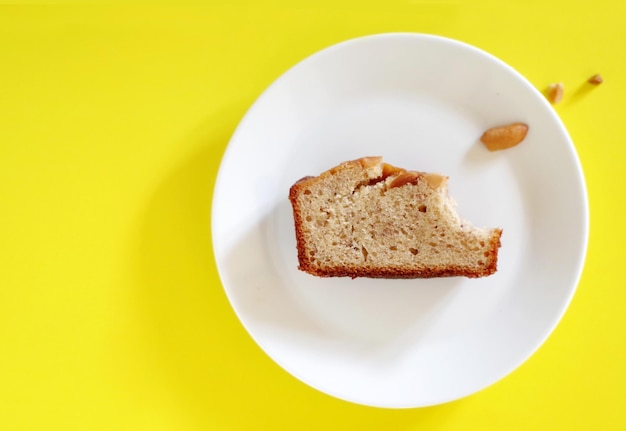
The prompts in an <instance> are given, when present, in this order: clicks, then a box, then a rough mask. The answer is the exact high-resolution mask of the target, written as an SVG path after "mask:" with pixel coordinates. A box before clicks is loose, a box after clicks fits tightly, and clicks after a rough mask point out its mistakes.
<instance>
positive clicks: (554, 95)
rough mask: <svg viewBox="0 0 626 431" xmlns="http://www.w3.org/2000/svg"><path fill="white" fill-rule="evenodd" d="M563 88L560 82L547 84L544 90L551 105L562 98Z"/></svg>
mask: <svg viewBox="0 0 626 431" xmlns="http://www.w3.org/2000/svg"><path fill="white" fill-rule="evenodd" d="M564 90H565V88H564V87H563V83H562V82H557V83H555V84H550V85H548V90H547V92H546V95H547V97H548V100H549V101H550V103H552V104H553V105H556V104H557V103H559V102H560V101H561V99H563V91H564Z"/></svg>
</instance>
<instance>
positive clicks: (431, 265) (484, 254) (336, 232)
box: [289, 157, 502, 278]
mask: <svg viewBox="0 0 626 431" xmlns="http://www.w3.org/2000/svg"><path fill="white" fill-rule="evenodd" d="M447 180H448V178H447V177H444V176H441V175H437V174H432V173H424V172H416V171H407V170H405V169H401V168H397V167H394V166H391V165H389V164H386V163H383V160H382V158H381V157H364V158H361V159H358V160H353V161H349V162H345V163H342V164H340V165H339V166H336V167H334V168H332V169H330V170H328V171H326V172H324V173H322V174H321V175H319V176H317V177H305V178H302V179H301V180H299V181H298V182H297V183H295V184H294V185H293V186H292V187H291V189H290V191H289V200H290V201H291V205H292V208H293V216H294V223H295V230H296V240H297V247H298V261H299V269H300V270H302V271H305V272H308V273H309V274H313V275H317V276H321V277H352V278H356V277H374V278H430V277H448V276H465V277H471V278H475V277H483V276H487V275H491V274H493V273H494V272H495V271H496V269H497V260H498V248H499V247H500V236H501V234H502V230H501V229H497V228H493V229H488V228H485V229H479V228H477V227H474V226H472V225H471V224H470V223H469V222H467V221H466V220H463V219H462V218H460V217H459V215H458V214H457V212H456V209H455V204H454V202H453V201H452V199H450V198H449V197H448V188H447Z"/></svg>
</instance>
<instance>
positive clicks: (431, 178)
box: [424, 173, 448, 190]
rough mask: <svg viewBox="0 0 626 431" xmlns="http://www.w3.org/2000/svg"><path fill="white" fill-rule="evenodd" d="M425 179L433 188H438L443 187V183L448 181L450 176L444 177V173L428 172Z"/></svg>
mask: <svg viewBox="0 0 626 431" xmlns="http://www.w3.org/2000/svg"><path fill="white" fill-rule="evenodd" d="M424 179H425V180H426V182H427V183H428V185H429V186H430V188H431V189H433V190H437V189H438V188H439V187H441V185H442V184H444V183H445V182H446V180H447V179H448V177H444V176H443V175H439V174H433V173H427V174H425V175H424Z"/></svg>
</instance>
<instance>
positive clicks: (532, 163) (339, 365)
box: [212, 34, 588, 407]
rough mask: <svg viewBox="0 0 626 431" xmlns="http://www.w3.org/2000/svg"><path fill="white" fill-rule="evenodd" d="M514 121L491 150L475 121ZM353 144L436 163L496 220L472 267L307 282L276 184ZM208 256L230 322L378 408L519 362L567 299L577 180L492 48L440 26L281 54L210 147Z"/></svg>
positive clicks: (537, 110) (459, 386) (332, 159)
mask: <svg viewBox="0 0 626 431" xmlns="http://www.w3.org/2000/svg"><path fill="white" fill-rule="evenodd" d="M511 122H524V123H527V124H528V125H529V132H528V135H527V137H526V139H525V140H524V141H523V142H522V143H521V144H520V145H518V146H517V147H514V148H511V149H508V150H504V151H500V152H493V153H491V152H489V151H487V150H486V149H485V148H484V147H483V145H482V144H481V143H480V142H479V137H480V136H481V134H482V132H483V131H484V130H485V129H487V128H490V127H493V126H497V125H502V124H506V123H511ZM362 156H383V157H384V159H385V161H387V162H389V163H391V164H393V165H397V166H401V167H404V168H407V169H413V170H420V171H430V172H438V173H441V174H444V175H447V176H449V177H450V180H449V189H450V195H451V196H452V197H453V198H454V199H455V200H456V201H457V203H458V211H459V213H460V215H461V216H462V217H464V218H466V219H468V220H470V221H471V222H472V223H473V224H474V225H477V226H481V227H501V228H503V231H504V232H503V235H502V247H501V249H500V255H499V262H498V271H497V273H496V274H494V275H492V276H490V277H486V278H482V279H465V278H458V277H455V278H442V279H427V280H420V279H417V280H374V279H355V280H351V279H344V278H334V279H322V278H317V277H314V276H311V275H308V274H306V273H303V272H300V271H298V269H297V266H298V261H297V253H296V243H295V233H294V226H293V218H292V212H291V207H290V204H289V201H288V199H287V196H288V193H289V187H290V186H291V185H292V184H293V183H294V182H295V181H297V180H298V179H300V178H301V177H303V176H305V175H318V174H319V173H321V172H323V171H325V170H327V169H329V168H331V167H333V166H335V165H337V164H339V163H340V162H343V161H346V160H351V159H355V158H359V157H362ZM212 231H213V245H214V251H215V257H216V261H217V266H218V270H219V273H220V277H221V279H222V282H223V285H224V288H225V290H226V293H227V295H228V298H229V300H230V302H231V304H232V306H233V308H234V310H235V312H236V313H237V315H238V317H239V319H240V320H241V322H242V323H243V325H244V326H245V327H246V329H247V330H248V332H249V333H250V335H251V336H252V337H253V338H254V340H255V341H256V342H257V343H258V344H259V345H260V346H261V348H262V349H263V350H264V351H265V352H266V353H267V354H268V355H269V356H270V357H271V358H272V359H274V360H275V361H276V362H277V363H278V364H280V365H281V366H282V367H283V368H284V369H285V370H287V371H288V372H289V373H291V374H292V375H294V376H296V377H297V378H298V379H300V380H302V381H303V382H305V383H307V384H309V385H310V386H312V387H314V388H317V389H319V390H320V391H323V392H325V393H328V394H330V395H333V396H335V397H338V398H341V399H344V400H348V401H352V402H355V403H360V404H365V405H371V406H380V407H418V406H427V405H433V404H438V403H443V402H447V401H451V400H454V399H458V398H461V397H464V396H467V395H469V394H472V393H474V392H476V391H479V390H481V389H483V388H485V387H487V386H489V385H491V384H493V383H494V382H496V381H498V380H500V379H502V378H503V377H504V376H506V375H507V374H508V373H510V372H511V371H513V370H514V369H515V368H516V367H518V366H519V365H520V364H522V363H523V362H524V361H525V360H526V359H527V358H528V357H529V356H530V355H531V354H532V353H533V352H534V351H535V350H536V349H537V348H538V347H539V346H540V345H541V344H542V343H543V341H544V340H545V339H546V337H547V336H548V335H549V334H550V333H551V331H552V330H553V329H554V327H555V326H556V324H557V323H558V321H559V319H560V318H561V316H562V315H563V313H564V312H565V310H566V308H567V306H568V304H569V302H570V300H571V298H572V296H573V294H574V291H575V289H576V285H577V283H578V279H579V277H580V273H581V270H582V266H583V262H584V257H585V252H586V246H587V233H588V208H587V197H586V190H585V185H584V179H583V175H582V172H581V168H580V164H579V161H578V158H577V155H576V151H575V149H574V146H573V144H572V142H571V140H570V138H569V136H568V133H567V131H566V130H565V128H564V126H563V124H562V123H561V121H560V120H559V118H558V116H557V115H556V114H555V112H554V110H553V109H552V108H551V106H550V105H549V104H548V103H547V102H546V101H545V99H544V97H543V96H542V95H541V93H539V92H538V91H537V90H536V89H535V88H534V87H533V86H532V85H531V84H530V83H529V82H528V81H527V80H526V79H524V78H523V77H522V76H521V75H520V74H519V73H517V72H516V71H515V70H513V69H512V68H511V67H509V66H507V65H506V64H504V63H503V62H502V61H500V60H498V59H497V58H494V57H493V56H491V55H490V54H487V53H485V52H483V51H481V50H479V49H477V48H474V47H472V46H469V45H466V44H464V43H460V42H457V41H454V40H450V39H445V38H441V37H436V36H429V35H420V34H383V35H376V36H370V37H364V38H360V39H355V40H351V41H348V42H344V43H341V44H338V45H335V46H332V47H330V48H328V49H325V50H323V51H321V52H319V53H317V54H315V55H313V56H311V57H309V58H307V59H306V60H304V61H302V62H301V63H299V64H297V65H296V66H294V67H293V68H292V69H290V70H289V71H287V72H286V73H285V74H284V75H283V76H281V77H280V78H279V79H278V80H277V81H276V82H275V83H274V84H273V85H272V86H270V87H269V88H268V89H267V90H266V91H265V92H264V93H263V95H262V96H261V97H260V98H259V99H258V100H257V101H256V103H255V104H254V105H253V106H252V108H251V109H250V110H249V112H248V113H247V114H246V116H245V118H244V119H243V120H242V122H241V124H240V125H239V127H238V129H237V131H236V133H235V134H234V135H233V137H232V140H231V142H230V144H229V146H228V149H227V151H226V154H225V156H224V159H223V161H222V164H221V167H220V171H219V175H218V180H217V184H216V187H215V194H214V203H213V214H212Z"/></svg>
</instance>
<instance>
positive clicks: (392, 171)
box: [383, 163, 406, 179]
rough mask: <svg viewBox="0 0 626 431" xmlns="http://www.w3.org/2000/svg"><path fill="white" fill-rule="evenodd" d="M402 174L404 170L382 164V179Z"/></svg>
mask: <svg viewBox="0 0 626 431" xmlns="http://www.w3.org/2000/svg"><path fill="white" fill-rule="evenodd" d="M402 172H406V169H402V168H398V167H396V166H393V165H390V164H389V163H383V179H385V178H387V177H390V176H392V175H396V174H400V173H402Z"/></svg>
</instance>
